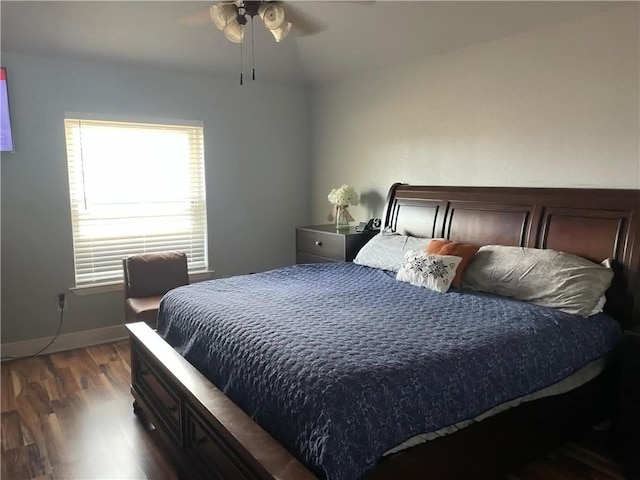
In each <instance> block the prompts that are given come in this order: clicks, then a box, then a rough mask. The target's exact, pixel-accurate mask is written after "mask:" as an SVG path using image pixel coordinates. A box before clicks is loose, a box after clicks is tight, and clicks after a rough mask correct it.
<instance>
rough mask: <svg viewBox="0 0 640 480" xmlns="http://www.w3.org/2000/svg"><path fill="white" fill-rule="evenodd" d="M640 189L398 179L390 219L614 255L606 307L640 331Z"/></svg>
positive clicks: (446, 234)
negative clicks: (455, 184) (424, 183)
mask: <svg viewBox="0 0 640 480" xmlns="http://www.w3.org/2000/svg"><path fill="white" fill-rule="evenodd" d="M639 216H640V190H609V189H607V190H605V189H570V188H502V187H430V186H414V185H404V184H400V183H396V184H394V185H393V186H392V187H391V189H390V190H389V195H388V197H387V203H386V206H385V212H384V219H383V225H384V226H388V227H391V228H392V229H393V230H394V231H396V232H399V233H402V234H404V235H412V236H416V237H434V238H437V237H440V238H447V239H451V240H457V241H460V242H465V243H472V244H475V245H514V246H521V247H530V248H549V249H553V250H560V251H563V252H568V253H572V254H574V255H579V256H581V257H585V258H588V259H589V260H592V261H594V262H598V263H599V262H601V261H602V260H604V259H606V258H611V259H613V260H614V272H615V276H614V281H613V283H612V285H611V287H610V288H609V290H608V291H607V305H606V307H605V311H607V312H608V313H609V314H610V315H612V316H613V317H615V318H616V319H618V320H619V321H620V323H621V324H622V326H623V327H625V328H628V329H638V330H640V218H639Z"/></svg>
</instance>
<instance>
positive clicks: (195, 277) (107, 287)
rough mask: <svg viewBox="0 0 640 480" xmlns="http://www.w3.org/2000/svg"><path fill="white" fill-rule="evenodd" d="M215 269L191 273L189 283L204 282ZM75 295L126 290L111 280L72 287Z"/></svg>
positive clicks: (210, 277) (211, 275)
mask: <svg viewBox="0 0 640 480" xmlns="http://www.w3.org/2000/svg"><path fill="white" fill-rule="evenodd" d="M214 273H215V271H214V270H207V271H205V272H194V273H190V274H189V283H197V282H202V281H203V280H211V279H213V274H214ZM69 290H70V291H71V292H73V294H74V295H76V296H78V297H83V296H85V295H98V294H101V293H109V292H122V291H123V290H124V284H123V283H122V282H109V283H101V284H99V285H86V286H83V287H71V288H70V289H69Z"/></svg>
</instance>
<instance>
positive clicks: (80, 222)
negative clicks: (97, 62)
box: [65, 115, 207, 287]
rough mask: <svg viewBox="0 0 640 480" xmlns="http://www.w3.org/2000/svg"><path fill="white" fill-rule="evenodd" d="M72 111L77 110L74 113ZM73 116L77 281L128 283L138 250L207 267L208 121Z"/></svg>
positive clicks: (68, 124)
mask: <svg viewBox="0 0 640 480" xmlns="http://www.w3.org/2000/svg"><path fill="white" fill-rule="evenodd" d="M69 116H70V115H69ZM75 117H76V118H66V119H65V134H66V139H67V163H68V167H69V190H70V197H71V222H72V226H73V252H74V262H75V277H76V286H77V287H82V286H91V285H99V284H105V283H111V282H117V281H122V259H123V258H124V257H125V256H127V255H131V254H135V253H143V252H161V251H167V250H180V251H183V252H185V253H186V254H187V257H188V259H189V271H190V272H192V273H193V272H198V271H205V270H206V268H207V248H206V245H207V240H206V237H207V235H206V225H207V222H206V202H205V186H204V147H203V129H202V125H201V124H198V125H156V124H150V123H149V124H147V123H130V122H114V121H101V120H86V119H82V118H78V117H79V116H78V115H75Z"/></svg>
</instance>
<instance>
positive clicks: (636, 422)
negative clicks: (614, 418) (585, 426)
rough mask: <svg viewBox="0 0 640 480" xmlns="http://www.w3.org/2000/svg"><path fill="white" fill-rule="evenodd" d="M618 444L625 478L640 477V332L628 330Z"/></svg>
mask: <svg viewBox="0 0 640 480" xmlns="http://www.w3.org/2000/svg"><path fill="white" fill-rule="evenodd" d="M622 357H623V358H622V388H621V392H620V405H619V414H618V429H617V430H618V435H617V437H618V438H617V444H618V451H619V453H620V457H621V460H622V462H623V464H624V467H625V473H626V475H627V477H626V478H628V479H629V480H635V479H640V332H638V331H628V332H625V338H624V345H623V355H622Z"/></svg>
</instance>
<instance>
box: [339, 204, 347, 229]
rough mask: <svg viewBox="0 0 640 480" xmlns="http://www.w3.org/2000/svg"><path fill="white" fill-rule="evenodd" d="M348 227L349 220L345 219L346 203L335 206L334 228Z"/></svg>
mask: <svg viewBox="0 0 640 480" xmlns="http://www.w3.org/2000/svg"><path fill="white" fill-rule="evenodd" d="M344 228H349V220H347V205H338V206H336V229H337V230H342V229H344Z"/></svg>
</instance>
